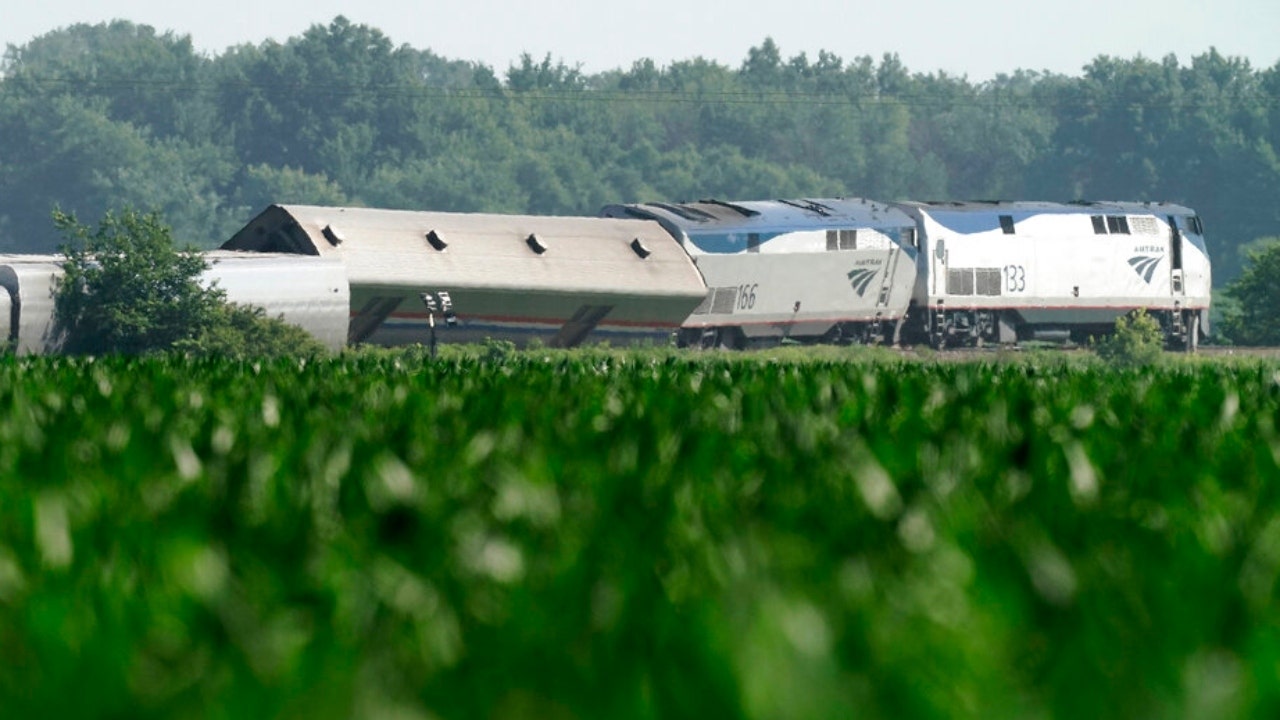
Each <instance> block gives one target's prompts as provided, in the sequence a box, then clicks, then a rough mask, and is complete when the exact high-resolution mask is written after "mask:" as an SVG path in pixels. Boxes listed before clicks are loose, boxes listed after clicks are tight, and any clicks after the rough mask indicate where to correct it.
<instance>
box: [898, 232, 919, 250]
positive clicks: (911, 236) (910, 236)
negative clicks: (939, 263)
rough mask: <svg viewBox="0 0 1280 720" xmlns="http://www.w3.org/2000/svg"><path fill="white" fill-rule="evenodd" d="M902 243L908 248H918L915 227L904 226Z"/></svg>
mask: <svg viewBox="0 0 1280 720" xmlns="http://www.w3.org/2000/svg"><path fill="white" fill-rule="evenodd" d="M902 244H903V245H905V246H906V247H909V248H915V249H916V250H919V249H920V243H918V242H916V229H915V228H905V229H903V231H902Z"/></svg>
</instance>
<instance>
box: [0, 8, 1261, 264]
mask: <svg viewBox="0 0 1280 720" xmlns="http://www.w3.org/2000/svg"><path fill="white" fill-rule="evenodd" d="M0 73H2V74H3V77H2V78H0V138H3V140H0V249H3V250H9V251H13V250H22V251H41V250H48V249H49V248H51V247H52V246H53V244H54V238H52V237H51V235H50V231H49V228H48V224H47V222H46V218H47V216H48V212H49V208H50V207H51V206H52V205H54V204H58V205H60V206H62V207H64V208H67V209H69V210H73V211H75V212H77V213H79V214H81V215H82V216H92V217H96V216H100V215H101V214H103V213H104V212H105V211H106V210H107V209H109V208H114V207H124V206H134V207H141V208H145V209H148V210H158V211H162V212H163V213H164V216H165V217H166V218H167V219H168V220H169V221H170V222H172V223H173V224H174V227H175V230H176V231H177V235H178V237H180V238H183V239H184V240H188V241H191V242H195V243H197V244H200V245H202V246H213V245H216V244H219V243H221V242H222V241H224V240H225V239H226V238H228V237H230V235H231V234H232V233H233V232H234V231H235V230H237V229H239V228H240V227H242V226H243V225H244V224H245V223H246V222H247V221H248V219H249V218H251V217H252V216H253V215H254V214H256V213H257V212H258V211H260V210H261V209H262V208H263V207H264V206H266V205H267V204H268V203H271V202H307V203H316V204H338V203H351V204H361V205H367V206H376V207H394V208H409V209H433V210H452V211H512V212H533V213H574V214H594V213H595V212H597V211H598V210H599V208H600V207H601V206H602V205H604V204H605V203H609V202H630V201H642V200H690V199H698V198H700V197H707V196H719V197H732V198H762V197H785V196H822V195H857V196H865V197H872V198H882V199H886V200H892V199H902V198H913V199H947V198H953V199H977V198H1005V199H1044V200H1072V199H1076V198H1089V199H1125V200H1169V201H1175V202H1182V203H1184V204H1187V205H1189V206H1191V207H1194V208H1196V209H1197V210H1199V211H1200V212H1201V213H1202V214H1203V216H1204V218H1205V220H1206V224H1207V227H1208V238H1209V241H1210V243H1211V250H1212V253H1213V259H1214V261H1215V263H1216V266H1215V278H1216V279H1218V280H1219V281H1224V280H1229V279H1231V278H1232V277H1234V276H1235V275H1236V274H1237V273H1238V271H1239V267H1240V258H1239V256H1238V255H1237V253H1236V252H1234V249H1235V248H1236V247H1237V246H1239V245H1241V244H1245V243H1248V242H1251V241H1253V240H1254V239H1256V238H1258V237H1262V236H1265V235H1274V234H1276V228H1277V225H1280V206H1278V205H1277V204H1276V203H1275V202H1274V197H1273V195H1274V190H1275V188H1276V187H1278V186H1280V159H1277V156H1276V148H1277V147H1278V146H1280V102H1277V97H1278V96H1280V67H1273V68H1267V69H1261V68H1259V69H1255V68H1252V67H1250V65H1249V63H1248V62H1247V61H1244V60H1241V59H1238V58H1231V57H1224V56H1222V55H1220V54H1219V53H1217V52H1216V51H1214V50H1212V49H1207V50H1206V52H1205V53H1204V54H1202V55H1198V56H1196V57H1193V58H1191V59H1190V62H1189V63H1186V64H1184V63H1182V62H1180V61H1179V60H1178V59H1177V58H1175V57H1173V56H1169V57H1166V58H1163V59H1160V60H1153V59H1147V58H1141V57H1139V58H1135V59H1132V60H1124V59H1118V58H1112V57H1106V56H1102V57H1098V58H1097V59H1095V60H1094V61H1093V62H1091V63H1090V64H1089V65H1088V66H1086V67H1085V68H1083V72H1082V74H1081V76H1079V77H1065V76H1059V75H1052V74H1040V73H1036V72H1030V71H1025V70H1018V69H1016V68H1010V73H1009V74H1007V75H1002V76H1000V77H998V78H996V79H994V80H991V81H989V82H982V83H974V82H970V81H969V80H968V79H966V78H963V77H954V76H950V75H947V74H945V73H939V72H931V73H920V72H915V73H913V72H911V71H909V70H908V68H906V67H904V66H903V64H902V63H901V62H900V61H899V60H898V59H897V57H896V56H894V55H888V56H886V57H884V58H882V59H880V60H879V61H878V62H877V61H875V60H873V59H872V58H869V57H857V58H854V59H852V60H845V59H843V58H841V57H840V56H838V55H836V54H834V53H832V52H822V53H820V54H819V55H818V57H817V58H810V57H807V56H806V55H804V54H801V55H797V56H794V57H791V58H785V57H784V56H783V54H782V51H781V49H780V48H779V47H778V46H777V45H776V44H775V43H773V42H772V41H770V40H765V41H764V42H763V43H762V44H761V45H759V46H758V47H755V48H753V49H752V50H751V51H750V52H749V53H748V56H747V58H746V59H745V60H744V61H743V63H742V64H741V66H739V67H737V68H730V67H725V66H722V65H720V64H717V63H714V62H709V61H706V60H704V59H700V58H693V59H689V60H683V61H679V62H675V63H672V64H671V65H670V66H667V67H658V66H656V65H655V64H654V63H653V62H652V61H649V60H645V59H638V60H637V61H636V62H635V63H634V64H633V65H632V66H631V67H630V68H628V69H619V70H615V71H611V72H604V73H600V74H598V75H585V74H583V73H581V72H580V71H578V70H577V69H575V68H574V67H572V66H566V65H565V64H564V63H563V62H552V61H551V59H550V58H546V59H544V60H541V61H538V60H537V59H534V58H530V57H527V56H526V57H525V58H523V59H522V61H521V62H520V63H519V64H518V65H513V66H512V67H509V68H507V69H506V71H505V73H504V74H503V76H502V77H501V78H500V77H498V75H497V74H496V73H495V72H494V71H493V70H492V69H491V68H489V67H486V66H484V65H478V64H475V63H470V62H466V61H459V60H449V59H446V58H442V57H439V56H437V55H435V54H433V53H432V52H430V51H429V50H418V49H414V48H411V47H407V46H402V47H395V46H393V45H392V43H391V41H390V40H389V39H388V38H387V37H386V36H385V35H383V34H382V33H381V32H379V31H378V30H376V29H373V28H370V27H367V26H362V25H357V24H352V23H350V22H348V21H347V20H345V19H343V18H337V19H335V20H334V21H333V22H332V23H331V24H329V25H328V26H314V27H312V28H310V29H309V30H307V31H306V32H305V33H303V34H302V35H301V36H298V37H294V38H292V39H290V40H288V41H287V42H285V43H282V44H281V43H275V42H266V43H264V44H262V45H259V46H248V45H245V46H240V47H235V48H231V49H229V50H228V51H226V52H225V53H223V54H221V55H218V56H214V57H208V56H204V55H200V54H197V53H196V52H195V51H194V50H193V48H192V45H191V41H190V38H189V37H185V36H181V37H178V36H174V35H172V34H158V33H156V32H155V31H154V30H153V29H151V28H149V27H146V26H140V25H134V24H131V23H128V22H113V23H111V24H105V25H96V26H88V25H77V26H73V27H70V28H67V29H65V30H59V31H55V32H52V33H49V34H47V35H44V36H41V37H38V38H35V39H33V40H32V41H31V42H29V43H27V44H26V45H24V46H21V47H12V48H10V50H9V51H8V52H7V53H6V54H5V57H4V60H3V64H2V65H0Z"/></svg>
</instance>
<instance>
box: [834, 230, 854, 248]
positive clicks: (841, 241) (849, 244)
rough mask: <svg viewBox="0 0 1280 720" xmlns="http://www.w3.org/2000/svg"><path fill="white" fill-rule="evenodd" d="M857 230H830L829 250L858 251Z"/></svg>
mask: <svg viewBox="0 0 1280 720" xmlns="http://www.w3.org/2000/svg"><path fill="white" fill-rule="evenodd" d="M857 249H858V231H857V230H828V231H827V250H857Z"/></svg>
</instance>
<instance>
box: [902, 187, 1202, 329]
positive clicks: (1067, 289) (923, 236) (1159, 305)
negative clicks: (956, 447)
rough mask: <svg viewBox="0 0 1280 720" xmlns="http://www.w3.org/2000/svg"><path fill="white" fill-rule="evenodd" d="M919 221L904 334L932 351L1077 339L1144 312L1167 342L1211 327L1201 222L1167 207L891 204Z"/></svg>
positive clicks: (1190, 212)
mask: <svg viewBox="0 0 1280 720" xmlns="http://www.w3.org/2000/svg"><path fill="white" fill-rule="evenodd" d="M895 205H896V207H898V208H900V209H902V210H903V211H904V212H906V213H908V214H909V215H911V216H912V217H913V218H914V219H915V220H916V222H917V225H918V228H919V233H918V240H919V243H920V254H919V275H918V278H917V285H916V290H915V293H914V296H913V299H912V304H913V305H914V308H913V322H912V323H911V326H910V328H909V330H908V333H909V334H910V335H912V336H913V339H915V340H926V339H927V340H928V341H929V342H931V343H932V344H933V345H935V346H936V347H945V346H950V345H971V344H980V343H982V342H1002V343H1010V342H1016V341H1019V340H1029V339H1055V340H1072V341H1075V342H1084V341H1085V340H1086V339H1087V338H1088V337H1089V336H1090V335H1100V334H1104V333H1106V332H1107V331H1108V330H1111V329H1113V328H1114V325H1115V321H1116V319H1117V318H1118V317H1120V316H1121V315H1124V314H1126V313H1129V312H1131V311H1133V310H1136V309H1139V308H1141V309H1144V310H1146V311H1147V312H1148V313H1150V314H1152V315H1154V316H1155V317H1156V318H1158V319H1159V320H1160V323H1161V326H1162V327H1163V329H1164V331H1165V335H1166V340H1167V341H1168V343H1169V345H1171V346H1181V347H1185V348H1186V349H1189V350H1194V349H1195V347H1196V345H1197V343H1198V341H1199V338H1200V335H1201V334H1202V333H1206V332H1207V331H1208V324H1207V323H1208V309H1209V301H1210V287H1211V282H1210V266H1209V255H1208V252H1207V251H1206V249H1205V241H1204V233H1203V228H1202V226H1201V222H1200V218H1199V217H1198V216H1197V215H1196V214H1195V212H1194V211H1193V210H1191V209H1189V208H1186V207H1183V206H1180V205H1173V204H1168V203H1122V202H1079V203H1068V204H1057V203H1044V202H963V203H918V202H905V203H896V204H895Z"/></svg>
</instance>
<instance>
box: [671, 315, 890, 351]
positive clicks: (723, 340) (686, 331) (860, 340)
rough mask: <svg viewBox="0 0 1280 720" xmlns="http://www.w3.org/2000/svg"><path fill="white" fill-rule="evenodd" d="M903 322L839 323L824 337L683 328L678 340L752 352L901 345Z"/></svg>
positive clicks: (703, 346) (727, 328) (684, 344)
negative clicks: (790, 347) (784, 347)
mask: <svg viewBox="0 0 1280 720" xmlns="http://www.w3.org/2000/svg"><path fill="white" fill-rule="evenodd" d="M902 327H903V320H902V319H898V320H887V319H886V320H882V319H878V318H877V319H875V320H872V321H868V322H842V323H835V324H834V325H832V326H831V327H830V328H829V329H828V330H827V331H826V332H825V333H823V334H821V335H806V336H792V335H790V334H789V333H783V334H779V335H761V336H748V335H747V334H746V333H744V332H743V331H742V328H740V327H737V326H733V325H728V326H721V327H707V328H681V330H680V332H679V333H678V334H677V336H676V344H677V345H678V346H679V347H693V348H701V349H712V348H724V349H729V350H748V349H755V348H769V347H777V346H779V345H788V344H798V345H815V344H821V345H884V344H893V345H897V344H898V343H899V342H900V339H901V333H902Z"/></svg>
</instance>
